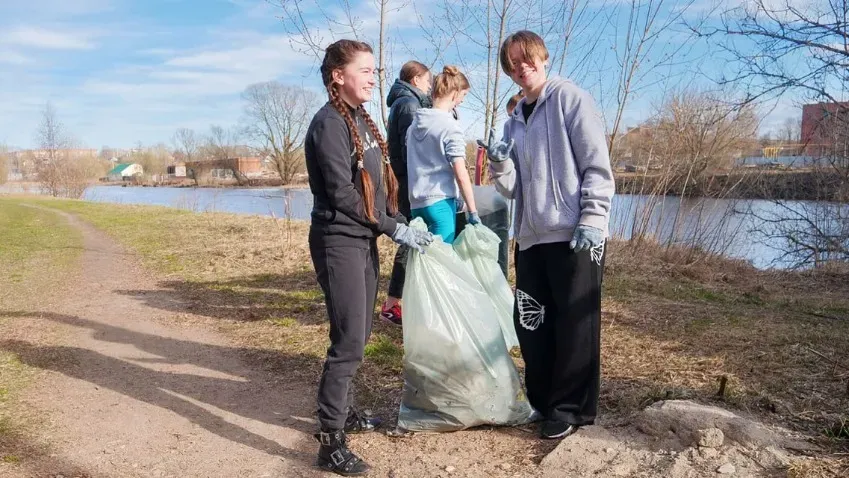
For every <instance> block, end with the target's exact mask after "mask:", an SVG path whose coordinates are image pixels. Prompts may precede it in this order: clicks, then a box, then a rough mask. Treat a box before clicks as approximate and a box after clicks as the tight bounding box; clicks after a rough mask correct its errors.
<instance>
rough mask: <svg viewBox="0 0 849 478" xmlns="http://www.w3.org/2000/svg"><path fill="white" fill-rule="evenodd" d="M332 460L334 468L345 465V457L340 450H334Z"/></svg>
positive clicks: (331, 455)
mask: <svg viewBox="0 0 849 478" xmlns="http://www.w3.org/2000/svg"><path fill="white" fill-rule="evenodd" d="M330 460H331V461H333V466H339V465H341V464H342V463H345V455H343V454H342V452H341V451H339V450H333V453H331V454H330Z"/></svg>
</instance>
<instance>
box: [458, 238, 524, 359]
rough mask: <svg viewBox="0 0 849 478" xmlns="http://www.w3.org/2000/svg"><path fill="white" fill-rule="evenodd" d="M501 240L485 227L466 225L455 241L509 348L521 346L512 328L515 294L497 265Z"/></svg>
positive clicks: (514, 329)
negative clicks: (493, 313) (488, 299)
mask: <svg viewBox="0 0 849 478" xmlns="http://www.w3.org/2000/svg"><path fill="white" fill-rule="evenodd" d="M500 243H501V239H499V238H498V236H497V235H496V234H495V233H494V232H492V231H491V230H490V229H489V228H488V227H486V226H484V225H474V226H473V225H471V224H469V225H466V227H465V228H463V232H461V233H460V235H459V236H457V239H456V240H455V241H454V250H455V251H457V254H459V255H460V257H461V258H462V259H463V260H464V261H466V263H468V264H469V265H471V266H472V270H473V271H474V273H475V277H477V279H478V282H480V283H481V285H482V286H483V288H484V290H485V291H486V293H487V294H488V295H489V298H490V299H491V300H492V305H493V306H494V307H495V313H496V317H497V318H498V323H500V324H501V331H502V332H503V333H504V341H505V342H506V343H507V348H508V349H512V348H513V347H518V346H519V338H518V337H517V336H516V328H515V326H514V325H513V290H512V289H510V284H508V283H507V278H505V277H504V274H503V273H502V272H501V267H500V266H499V265H498V245H499V244H500Z"/></svg>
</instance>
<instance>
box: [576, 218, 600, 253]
mask: <svg viewBox="0 0 849 478" xmlns="http://www.w3.org/2000/svg"><path fill="white" fill-rule="evenodd" d="M603 240H604V231H602V230H601V229H598V228H596V227H592V226H585V225H583V224H579V225H578V227H577V228H575V233H574V234H572V242H570V243H569V247H571V248H572V249H574V250H575V252H581V251H588V250H590V249H592V248H594V247H597V246H598V245H599V244H601V241H603Z"/></svg>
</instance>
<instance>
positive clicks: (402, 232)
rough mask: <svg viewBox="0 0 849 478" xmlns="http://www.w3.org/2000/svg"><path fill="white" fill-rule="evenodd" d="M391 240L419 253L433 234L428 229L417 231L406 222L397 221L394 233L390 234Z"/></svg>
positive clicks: (428, 242)
mask: <svg viewBox="0 0 849 478" xmlns="http://www.w3.org/2000/svg"><path fill="white" fill-rule="evenodd" d="M392 240H393V241H395V243H396V244H400V245H402V246H407V247H411V248H413V249H415V250H417V251H419V252H420V253H422V254H424V252H425V251H424V247H423V246H427V245H429V244H430V243H431V242H433V234H431V233H429V232H428V231H419V230H416V229H413V228H412V227H410V226H407V225H406V224H402V223H400V222H399V223H398V225H397V226H395V233H394V234H392Z"/></svg>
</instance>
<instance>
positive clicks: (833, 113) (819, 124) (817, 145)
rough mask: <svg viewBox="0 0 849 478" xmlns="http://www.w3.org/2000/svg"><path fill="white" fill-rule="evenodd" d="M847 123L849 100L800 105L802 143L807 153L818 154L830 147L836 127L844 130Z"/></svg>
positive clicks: (848, 119) (836, 132)
mask: <svg viewBox="0 0 849 478" xmlns="http://www.w3.org/2000/svg"><path fill="white" fill-rule="evenodd" d="M847 124H849V102H842V103H814V104H809V105H804V106H803V107H802V144H804V145H805V149H806V152H807V154H812V155H819V154H822V152H823V151H825V150H827V149H828V148H829V147H831V146H832V145H833V143H834V141H835V139H834V138H835V137H836V136H835V134H839V133H840V132H839V131H837V130H836V127H840V129H841V130H845V129H846V128H847Z"/></svg>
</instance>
